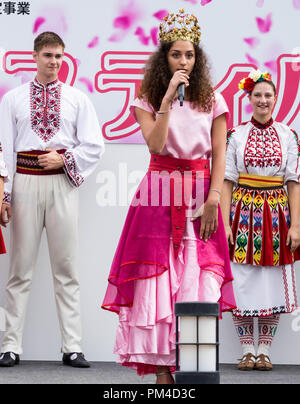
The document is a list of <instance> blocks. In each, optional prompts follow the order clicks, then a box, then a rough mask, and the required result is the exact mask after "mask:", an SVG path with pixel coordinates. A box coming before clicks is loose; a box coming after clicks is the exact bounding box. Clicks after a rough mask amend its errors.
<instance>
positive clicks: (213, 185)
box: [102, 10, 235, 384]
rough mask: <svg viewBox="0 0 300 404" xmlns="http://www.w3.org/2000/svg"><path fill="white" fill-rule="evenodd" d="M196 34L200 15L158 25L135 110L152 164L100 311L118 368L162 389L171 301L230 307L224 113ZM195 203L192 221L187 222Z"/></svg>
mask: <svg viewBox="0 0 300 404" xmlns="http://www.w3.org/2000/svg"><path fill="white" fill-rule="evenodd" d="M200 35H201V34H200V27H199V25H198V23H197V19H196V17H195V16H194V15H186V14H185V13H184V10H179V14H173V13H170V14H169V15H168V16H167V17H165V19H164V22H163V23H162V24H161V25H160V36H159V39H160V46H159V48H158V50H157V51H156V52H155V53H154V54H153V55H152V57H151V58H150V60H149V62H148V64H147V66H146V70H145V77H144V80H143V82H142V85H141V87H140V92H139V96H138V98H137V99H136V100H135V101H134V104H133V106H132V113H133V114H134V116H135V118H136V120H137V121H138V123H139V124H140V126H141V130H142V133H143V136H144V138H145V141H146V143H147V146H148V148H149V151H150V153H151V161H150V166H149V169H148V172H147V174H146V176H145V177H144V179H143V180H142V182H141V184H140V186H139V188H138V191H137V193H136V195H135V197H134V199H133V202H132V204H131V206H130V208H129V212H128V215H127V219H126V222H125V226H124V229H123V233H122V236H121V239H120V242H119V245H118V248H117V251H116V255H115V258H114V261H113V264H112V268H111V271H110V275H109V286H108V289H107V292H106V296H105V299H104V302H103V305H102V307H103V308H104V309H108V310H111V311H115V312H116V313H118V314H119V325H118V330H117V337H116V344H115V351H114V352H115V353H116V354H117V355H118V362H119V363H121V364H122V365H124V366H128V367H131V368H133V369H136V370H137V372H138V374H140V375H143V374H148V373H156V376H157V383H158V384H161V383H173V377H172V372H173V371H174V370H175V363H176V358H175V356H176V355H175V318H174V305H175V303H176V302H182V301H210V302H220V309H221V312H222V311H225V310H231V309H232V308H233V307H235V300H234V296H233V290H232V282H231V281H232V275H231V269H230V261H229V254H228V249H227V245H226V244H227V243H226V238H225V231H224V226H223V222H222V216H221V210H220V208H219V198H220V191H221V188H222V184H223V178H224V169H225V149H226V114H227V112H228V109H227V105H226V103H225V101H224V99H223V97H222V96H221V95H220V94H217V93H214V91H213V87H212V85H211V81H210V76H209V71H208V68H207V62H206V57H205V55H204V53H203V51H202V49H201V48H200V47H199V45H198V44H199V40H200ZM181 83H184V85H185V93H186V95H185V101H184V102H183V105H182V106H181V105H180V103H179V101H178V99H177V88H178V86H179V85H180V84H181ZM210 157H212V172H211V174H210ZM173 174H174V175H173ZM171 178H172V179H171ZM167 185H168V186H167ZM197 190H198V191H197ZM168 191H170V193H169V194H168ZM180 194H181V196H182V198H181V200H180V201H179V200H177V199H178V195H180ZM195 194H197V195H196V196H195ZM197 196H198V199H197ZM168 197H169V202H168V203H164V202H166V200H168ZM193 200H194V202H195V203H194V205H196V206H195V209H194V212H196V214H194V217H191V216H190V217H189V218H187V216H188V212H189V207H192V203H193ZM203 203H204V204H203ZM202 205H203V206H202ZM200 207H201V208H200ZM198 208H199V209H198ZM201 211H202V213H203V214H202V217H201V219H199V218H198V217H199V216H200V214H201ZM224 245H225V246H226V247H225V248H224Z"/></svg>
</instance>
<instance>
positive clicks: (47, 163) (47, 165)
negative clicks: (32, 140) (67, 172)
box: [38, 149, 64, 170]
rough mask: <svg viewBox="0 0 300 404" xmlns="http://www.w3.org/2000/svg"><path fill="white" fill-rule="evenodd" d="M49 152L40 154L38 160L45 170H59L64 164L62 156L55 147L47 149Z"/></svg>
mask: <svg viewBox="0 0 300 404" xmlns="http://www.w3.org/2000/svg"><path fill="white" fill-rule="evenodd" d="M46 152H48V153H47V154H42V155H40V156H38V162H39V165H40V166H41V167H43V168H44V170H57V169H58V168H61V167H63V166H64V160H63V158H62V156H61V155H60V154H59V153H57V151H56V150H55V149H46Z"/></svg>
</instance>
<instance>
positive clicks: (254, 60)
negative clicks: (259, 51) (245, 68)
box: [246, 53, 259, 67]
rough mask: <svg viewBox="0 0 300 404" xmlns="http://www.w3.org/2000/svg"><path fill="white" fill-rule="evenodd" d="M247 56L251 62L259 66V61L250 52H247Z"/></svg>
mask: <svg viewBox="0 0 300 404" xmlns="http://www.w3.org/2000/svg"><path fill="white" fill-rule="evenodd" d="M246 58H247V59H248V61H249V63H252V64H254V65H255V66H256V67H258V66H259V63H258V61H257V60H256V59H254V58H253V57H252V56H251V55H249V53H246Z"/></svg>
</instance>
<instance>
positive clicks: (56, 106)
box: [30, 80, 61, 142]
mask: <svg viewBox="0 0 300 404" xmlns="http://www.w3.org/2000/svg"><path fill="white" fill-rule="evenodd" d="M60 100H61V84H60V83H59V82H58V81H57V80H56V81H55V82H53V83H49V84H47V86H43V85H42V84H40V83H38V82H37V81H36V80H34V81H33V82H32V83H31V85H30V111H31V128H32V130H33V131H34V132H35V133H36V134H37V135H38V136H39V137H40V138H41V139H42V140H43V141H44V142H48V141H49V140H50V139H51V138H52V137H53V136H55V135H56V133H57V132H58V131H59V129H60Z"/></svg>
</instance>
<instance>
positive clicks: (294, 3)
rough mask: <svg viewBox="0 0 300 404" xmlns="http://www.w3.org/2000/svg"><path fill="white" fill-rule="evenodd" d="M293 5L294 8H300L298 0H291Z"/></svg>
mask: <svg viewBox="0 0 300 404" xmlns="http://www.w3.org/2000/svg"><path fill="white" fill-rule="evenodd" d="M293 6H294V8H297V9H298V10H300V0H293Z"/></svg>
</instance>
